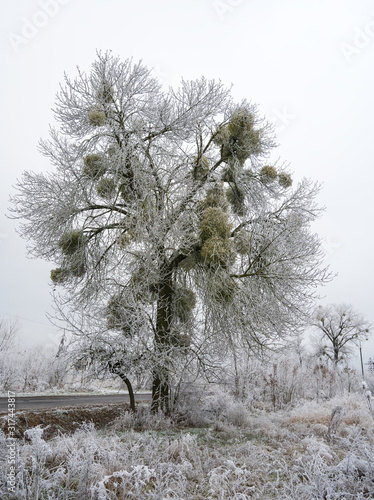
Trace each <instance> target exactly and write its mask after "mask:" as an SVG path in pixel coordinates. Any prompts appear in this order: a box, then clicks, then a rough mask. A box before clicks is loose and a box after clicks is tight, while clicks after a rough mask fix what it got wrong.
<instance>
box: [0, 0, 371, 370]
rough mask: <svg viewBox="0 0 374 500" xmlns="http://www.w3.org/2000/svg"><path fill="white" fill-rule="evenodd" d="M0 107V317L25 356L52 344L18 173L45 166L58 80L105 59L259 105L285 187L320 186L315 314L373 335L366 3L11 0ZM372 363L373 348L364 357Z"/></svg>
mask: <svg viewBox="0 0 374 500" xmlns="http://www.w3.org/2000/svg"><path fill="white" fill-rule="evenodd" d="M0 26H1V28H0V29H1V46H0V51H1V61H2V63H1V73H2V78H1V81H0V96H1V102H2V120H1V125H0V126H1V169H2V172H1V173H2V175H1V183H0V189H1V197H0V200H1V207H0V316H1V317H4V318H11V319H12V318H13V319H15V318H18V319H19V322H20V324H21V326H22V328H21V334H22V339H23V341H24V343H25V346H29V345H32V344H36V343H51V344H55V345H56V346H57V345H58V343H59V339H60V336H61V331H58V330H57V329H56V328H54V327H53V326H51V324H49V322H48V320H47V318H46V313H53V310H52V298H51V296H50V292H51V284H50V278H49V273H50V270H51V269H52V268H53V267H54V265H53V263H52V262H49V263H48V262H42V261H39V260H30V259H29V258H27V256H26V242H25V241H24V240H22V239H21V238H20V237H19V236H18V235H17V233H16V231H15V229H16V228H17V224H18V223H17V221H13V220H9V219H7V218H6V216H5V214H6V213H7V211H8V207H9V196H10V195H14V194H15V191H14V188H13V187H12V186H13V185H14V184H15V182H16V179H17V178H19V177H20V175H21V173H22V172H23V171H24V170H33V171H35V172H39V171H40V172H45V171H48V170H49V169H50V168H51V167H50V165H49V164H48V162H47V160H46V159H45V158H43V157H42V156H41V154H40V153H39V152H38V150H37V144H38V141H39V139H40V138H47V136H48V130H49V125H50V124H52V125H53V124H54V115H53V111H52V108H53V106H54V98H55V94H56V92H57V91H58V90H59V84H60V83H62V82H63V75H64V72H66V73H67V74H68V75H69V76H71V77H74V76H75V75H76V67H77V66H79V67H80V68H81V69H82V70H84V71H86V72H89V71H90V66H91V63H92V62H93V61H94V60H95V58H96V51H97V50H101V51H103V52H104V51H106V50H112V52H113V55H114V56H119V57H120V58H121V59H122V60H125V59H126V58H129V57H133V59H134V60H135V61H137V60H140V59H141V60H142V61H143V63H144V64H145V65H147V66H148V67H149V68H153V70H154V72H155V74H156V76H158V77H159V79H160V80H161V82H162V84H163V85H165V87H168V86H169V85H172V86H177V85H178V83H179V82H180V79H181V78H182V77H183V78H184V79H195V78H200V77H201V76H205V77H207V78H209V79H216V80H221V81H222V82H223V83H225V84H226V85H227V86H231V85H233V87H232V95H233V97H234V99H235V100H236V101H241V100H242V99H247V100H249V101H251V102H253V103H257V104H258V105H259V111H260V114H262V115H265V116H266V118H267V119H268V120H269V121H272V122H273V123H274V126H275V130H276V134H277V142H278V143H279V147H278V148H277V150H276V151H275V152H274V153H273V156H274V158H278V157H280V158H281V159H282V160H284V161H287V162H288V163H289V169H290V171H292V172H293V178H294V182H295V183H296V182H297V181H298V180H300V179H301V178H303V177H310V178H312V179H314V180H316V181H319V182H321V184H322V189H321V192H320V194H319V197H318V203H319V204H320V205H322V206H325V207H326V210H325V213H324V215H323V217H322V218H321V219H320V220H319V221H318V223H316V224H315V225H314V226H313V230H314V231H316V232H317V233H318V234H319V235H320V237H321V238H322V241H323V249H324V251H325V253H326V258H325V263H326V264H329V265H330V267H331V271H332V272H333V273H337V274H338V275H337V277H336V278H335V279H334V280H333V281H332V282H331V283H330V284H328V285H327V286H326V287H324V288H323V290H320V293H321V295H322V296H323V298H322V300H321V303H322V304H327V303H334V302H346V303H350V304H352V305H353V306H354V308H355V309H357V310H358V311H360V312H361V313H362V314H363V315H364V316H365V317H366V318H367V319H368V320H369V321H370V322H372V323H374V311H373V304H372V301H373V296H374V293H373V289H374V285H373V283H374V265H373V250H374V248H373V247H374V235H373V215H374V210H373V196H372V191H373V181H374V169H373V158H374V151H373V150H374V140H373V132H374V99H373V92H374V90H373V89H374V66H373V62H374V5H373V3H372V2H370V1H360V0H356V1H353V0H351V1H348V0H336V1H334V0H314V1H313V2H306V1H302V2H300V1H297V0H288V1H287V0H283V1H282V2H280V1H279V0H278V1H276V0H160V1H158V2H155V1H152V0H138V1H136V2H135V1H123V0H107V1H105V2H104V1H102V0H38V1H34V0H17V2H7V3H6V4H5V3H3V15H2V16H1V20H0ZM363 353H364V361H367V360H368V358H369V356H371V357H372V358H373V359H374V339H372V340H371V341H369V342H367V343H366V344H364V346H363Z"/></svg>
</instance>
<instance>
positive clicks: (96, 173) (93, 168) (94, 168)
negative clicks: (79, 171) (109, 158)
mask: <svg viewBox="0 0 374 500" xmlns="http://www.w3.org/2000/svg"><path fill="white" fill-rule="evenodd" d="M83 172H84V173H85V175H86V176H87V177H90V179H97V178H98V177H101V176H102V175H104V174H105V172H106V165H105V163H104V158H103V155H101V154H99V153H92V154H88V155H87V156H86V157H85V158H84V167H83Z"/></svg>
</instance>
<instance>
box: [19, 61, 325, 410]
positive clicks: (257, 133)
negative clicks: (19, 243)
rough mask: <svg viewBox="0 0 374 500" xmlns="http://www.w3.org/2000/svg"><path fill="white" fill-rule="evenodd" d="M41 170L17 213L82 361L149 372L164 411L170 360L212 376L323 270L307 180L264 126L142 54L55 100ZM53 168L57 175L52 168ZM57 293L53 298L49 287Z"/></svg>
mask: <svg viewBox="0 0 374 500" xmlns="http://www.w3.org/2000/svg"><path fill="white" fill-rule="evenodd" d="M55 113H56V118H57V121H58V123H59V125H60V127H59V130H56V129H51V132H50V139H49V140H47V141H42V142H41V143H40V149H41V152H42V153H43V154H44V155H45V156H46V157H47V158H48V159H49V160H50V162H51V170H50V171H48V172H46V173H45V174H42V173H33V172H25V173H24V174H23V177H22V179H21V180H20V181H19V182H18V186H17V188H18V193H17V195H15V196H14V197H13V200H12V202H13V208H12V210H13V215H14V216H15V217H19V218H21V219H24V221H23V223H22V225H21V229H20V231H21V233H22V235H23V236H24V237H25V238H26V239H27V240H28V242H29V251H30V253H31V255H33V256H35V257H39V258H43V259H48V260H50V261H53V262H55V263H56V264H57V267H55V268H54V269H53V270H52V272H51V280H52V282H53V286H54V287H55V296H56V302H57V304H58V308H59V310H60V312H61V311H65V312H64V313H63V314H64V315H65V319H66V320H67V321H70V322H71V325H72V330H73V331H74V332H75V333H76V335H77V337H78V338H79V339H80V340H79V345H80V353H81V355H82V356H86V357H87V359H92V358H95V357H96V358H98V359H100V360H102V364H103V365H105V366H106V367H108V368H109V369H110V370H112V371H113V372H115V373H117V374H118V375H120V376H121V375H122V376H123V377H126V378H127V377H128V376H130V375H133V374H134V373H135V372H136V371H137V370H139V371H141V370H149V371H150V373H151V374H152V378H153V389H152V392H153V408H154V409H158V408H165V409H167V408H168V404H169V399H170V389H171V386H172V377H173V373H175V371H176V370H178V366H182V365H183V366H184V367H185V368H186V369H187V368H188V369H189V370H191V372H192V371H194V370H197V371H199V370H201V369H202V370H203V371H204V373H205V374H207V373H208V374H209V373H210V370H212V371H213V370H214V369H215V368H217V366H219V359H222V358H223V357H225V356H226V355H227V353H230V352H232V347H234V351H235V350H237V349H240V348H246V349H248V350H256V349H257V348H260V349H262V348H263V347H264V346H266V345H268V344H273V343H274V342H276V341H277V340H279V339H284V338H285V337H286V336H288V335H290V334H292V332H294V331H295V330H296V329H297V327H298V325H300V321H302V320H304V318H305V316H304V315H305V313H306V312H307V311H308V309H309V306H310V303H311V299H313V297H314V288H315V287H316V286H318V285H320V284H321V282H324V281H325V280H326V279H327V274H326V270H325V269H322V268H321V267H320V261H321V254H320V241H319V239H318V237H317V236H316V235H315V234H313V233H312V232H311V231H310V224H311V222H312V221H314V220H315V218H316V217H317V216H318V215H319V212H320V211H319V209H318V207H317V206H316V204H315V201H314V200H315V196H316V193H317V192H318V186H317V185H316V184H314V183H312V182H310V181H308V180H303V181H302V182H301V183H300V184H299V185H297V186H296V187H294V188H292V187H291V185H292V178H291V175H290V174H289V173H288V172H287V171H286V166H285V165H284V164H279V162H278V161H277V162H270V160H269V158H270V152H271V151H272V149H273V148H274V147H275V143H274V138H273V135H272V127H271V126H270V125H269V124H267V123H266V122H264V120H263V119H262V118H260V117H259V116H258V112H257V109H256V107H255V106H253V105H251V104H249V103H248V102H246V101H243V102H241V103H239V104H235V103H234V102H233V101H232V99H231V97H230V93H229V90H227V89H225V88H224V87H223V85H222V84H221V83H219V82H218V83H217V82H214V81H207V80H206V79H205V78H201V79H200V80H196V81H182V83H181V86H180V88H179V89H178V90H173V89H170V90H169V91H165V90H163V89H162V88H161V87H160V85H159V84H158V82H157V81H156V80H155V79H154V78H153V77H152V74H151V72H150V71H149V70H148V69H147V68H145V67H144V66H143V65H142V64H141V63H137V64H135V63H134V62H133V61H131V60H127V61H125V62H121V61H119V60H118V59H116V58H114V57H113V56H112V55H111V54H110V53H106V54H98V56H97V60H96V62H94V64H93V66H92V71H91V72H90V73H89V74H85V73H83V72H81V71H80V70H78V75H77V77H76V78H75V79H74V80H71V79H70V78H68V77H67V76H66V77H65V83H64V85H63V86H61V90H60V92H59V93H58V94H57V101H56V108H55ZM52 167H53V169H52ZM59 290H63V292H61V293H60V292H59Z"/></svg>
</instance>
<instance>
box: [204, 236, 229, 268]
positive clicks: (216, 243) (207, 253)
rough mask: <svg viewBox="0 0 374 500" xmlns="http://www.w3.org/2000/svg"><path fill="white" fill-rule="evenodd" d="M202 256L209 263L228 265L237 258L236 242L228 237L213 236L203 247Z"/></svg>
mask: <svg viewBox="0 0 374 500" xmlns="http://www.w3.org/2000/svg"><path fill="white" fill-rule="evenodd" d="M201 257H202V259H203V261H204V262H205V263H207V264H218V265H220V266H222V267H227V266H228V265H229V264H231V263H232V262H233V260H234V259H235V253H234V244H233V242H232V241H231V240H229V239H228V238H220V237H219V236H216V235H214V236H212V237H211V238H209V239H207V240H206V241H205V242H204V244H203V246H202V248H201Z"/></svg>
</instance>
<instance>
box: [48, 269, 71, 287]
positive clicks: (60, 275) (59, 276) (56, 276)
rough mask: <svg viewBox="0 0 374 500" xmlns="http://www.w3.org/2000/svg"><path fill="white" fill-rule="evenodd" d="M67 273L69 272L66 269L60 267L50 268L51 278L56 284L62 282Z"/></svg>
mask: <svg viewBox="0 0 374 500" xmlns="http://www.w3.org/2000/svg"><path fill="white" fill-rule="evenodd" d="M68 275H69V273H68V272H67V270H66V269H63V268H62V267H58V268H56V269H52V270H51V280H52V281H53V283H55V284H56V285H60V284H61V283H63V282H64V281H65V280H66V278H67V277H68Z"/></svg>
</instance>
